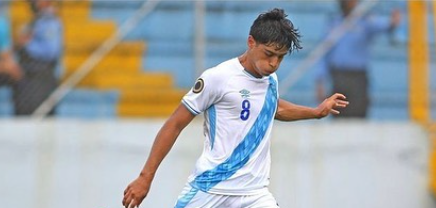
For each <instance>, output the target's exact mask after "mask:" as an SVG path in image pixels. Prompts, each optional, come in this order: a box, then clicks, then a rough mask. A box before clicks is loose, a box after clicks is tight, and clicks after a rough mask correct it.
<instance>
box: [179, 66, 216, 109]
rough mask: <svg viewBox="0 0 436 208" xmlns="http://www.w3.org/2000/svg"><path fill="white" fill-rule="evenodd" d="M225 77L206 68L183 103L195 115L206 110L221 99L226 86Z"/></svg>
mask: <svg viewBox="0 0 436 208" xmlns="http://www.w3.org/2000/svg"><path fill="white" fill-rule="evenodd" d="M223 78H224V77H222V76H219V74H217V73H214V72H213V69H208V70H206V71H205V72H204V73H203V74H202V75H201V76H200V77H199V78H198V79H197V80H196V81H195V84H194V86H193V87H192V88H191V90H190V91H189V92H188V93H187V94H186V95H185V96H184V97H183V99H182V103H183V104H184V105H185V106H186V108H187V109H188V110H189V111H191V113H192V114H194V115H198V114H200V113H202V112H204V111H205V110H207V109H208V108H209V107H210V106H212V105H213V104H214V103H216V102H218V101H219V100H220V99H221V97H222V94H223V93H222V91H223V88H224V80H223Z"/></svg>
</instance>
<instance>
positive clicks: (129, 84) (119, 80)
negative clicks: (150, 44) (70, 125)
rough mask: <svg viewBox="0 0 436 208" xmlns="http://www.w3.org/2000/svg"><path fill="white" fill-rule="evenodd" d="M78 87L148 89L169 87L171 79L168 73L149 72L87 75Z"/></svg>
mask: <svg viewBox="0 0 436 208" xmlns="http://www.w3.org/2000/svg"><path fill="white" fill-rule="evenodd" d="M79 87H87V88H93V89H100V90H104V89H119V90H122V91H123V90H128V89H134V88H137V89H150V88H167V89H169V88H171V87H173V79H172V77H171V76H170V75H167V74H161V75H150V74H145V73H144V74H127V73H126V74H115V75H110V74H108V75H106V76H88V77H85V78H84V79H83V80H82V81H81V82H80V83H79Z"/></svg>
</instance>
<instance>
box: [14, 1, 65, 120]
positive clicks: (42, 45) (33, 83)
mask: <svg viewBox="0 0 436 208" xmlns="http://www.w3.org/2000/svg"><path fill="white" fill-rule="evenodd" d="M28 2H29V5H30V7H31V9H32V12H33V13H34V17H33V20H32V22H31V23H30V24H29V26H28V27H27V28H26V29H25V30H23V31H22V34H20V37H19V38H18V40H17V46H18V49H19V50H18V56H19V63H20V65H21V67H22V69H23V71H24V77H23V79H21V80H20V81H19V82H18V83H17V85H15V87H14V105H15V114H16V115H29V114H32V113H33V112H34V111H35V110H36V109H37V108H38V106H39V105H41V104H42V102H43V101H44V100H45V99H46V98H48V96H50V94H51V93H52V92H53V91H54V89H56V87H57V86H58V80H57V78H56V75H55V69H56V66H57V64H58V62H59V58H60V56H61V54H62V44H63V30H62V23H61V21H60V20H59V18H58V17H57V15H56V12H55V8H54V6H53V3H52V2H53V1H50V0H29V1H28ZM53 114H54V110H52V111H51V112H50V115H53Z"/></svg>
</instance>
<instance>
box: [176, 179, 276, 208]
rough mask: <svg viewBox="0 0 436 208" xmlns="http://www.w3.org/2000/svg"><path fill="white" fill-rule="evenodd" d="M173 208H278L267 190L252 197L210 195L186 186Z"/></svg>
mask: <svg viewBox="0 0 436 208" xmlns="http://www.w3.org/2000/svg"><path fill="white" fill-rule="evenodd" d="M174 208H279V205H278V204H277V202H276V200H275V199H274V197H273V195H272V194H271V193H270V192H269V190H268V189H267V188H265V189H264V190H263V191H261V192H259V193H258V194H254V195H246V196H245V195H242V196H234V195H220V194H211V193H206V192H203V191H200V190H198V189H195V188H192V187H191V186H190V185H189V184H187V185H186V186H185V187H184V188H183V191H182V193H180V195H179V197H178V200H177V202H176V205H175V206H174Z"/></svg>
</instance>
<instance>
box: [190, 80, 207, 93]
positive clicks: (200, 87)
mask: <svg viewBox="0 0 436 208" xmlns="http://www.w3.org/2000/svg"><path fill="white" fill-rule="evenodd" d="M203 88H204V81H203V79H202V78H198V79H197V81H196V82H195V85H194V87H193V88H192V92H193V93H199V92H201V91H202V90H203Z"/></svg>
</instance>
